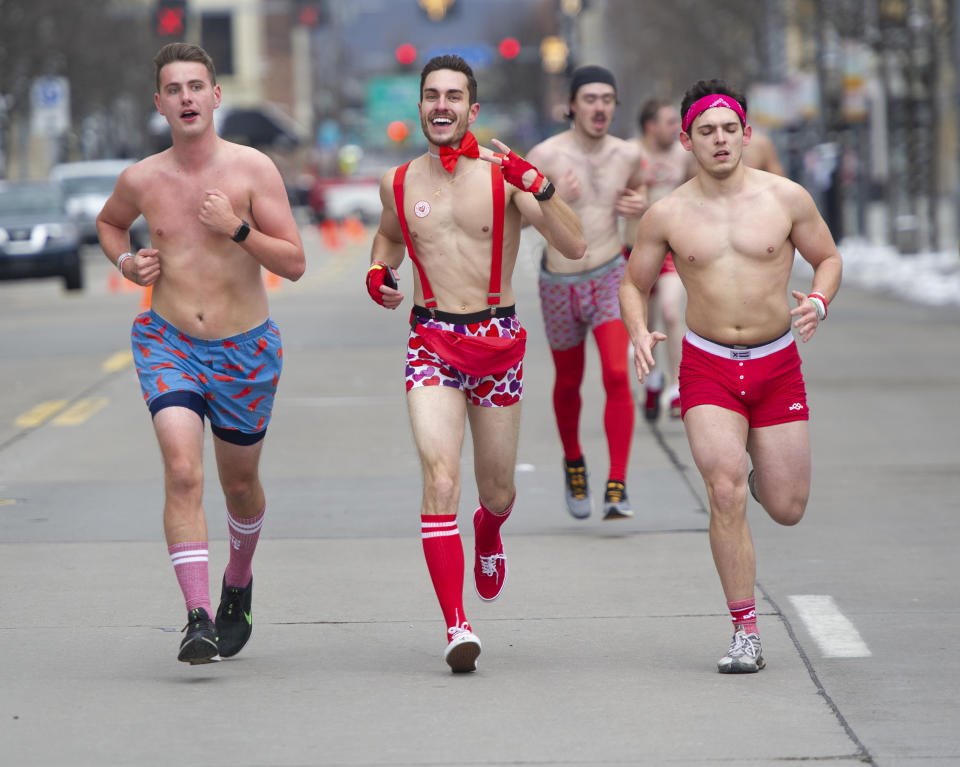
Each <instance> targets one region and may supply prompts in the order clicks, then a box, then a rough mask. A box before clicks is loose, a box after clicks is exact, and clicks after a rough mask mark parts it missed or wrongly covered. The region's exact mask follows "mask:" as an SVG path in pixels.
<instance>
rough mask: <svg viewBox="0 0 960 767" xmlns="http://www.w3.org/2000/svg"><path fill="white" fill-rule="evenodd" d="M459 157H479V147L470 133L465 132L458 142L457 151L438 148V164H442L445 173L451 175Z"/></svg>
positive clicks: (444, 147) (446, 147) (448, 148)
mask: <svg viewBox="0 0 960 767" xmlns="http://www.w3.org/2000/svg"><path fill="white" fill-rule="evenodd" d="M460 155H463V156H464V157H479V156H480V147H478V146H477V140H476V139H475V138H474V137H473V134H472V133H471V132H470V131H467V132H466V133H465V134H464V136H463V138H462V139H461V140H460V148H459V149H451V148H450V147H448V146H441V147H440V162H441V163H443V167H444V170H446V171H447V173H453V171H454V170H455V169H456V167H457V160H458V159H459V157H460Z"/></svg>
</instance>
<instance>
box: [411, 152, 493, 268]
mask: <svg viewBox="0 0 960 767" xmlns="http://www.w3.org/2000/svg"><path fill="white" fill-rule="evenodd" d="M404 215H405V217H406V220H407V227H408V229H409V230H410V236H411V239H412V240H413V245H414V249H415V250H416V254H417V258H419V259H423V260H429V259H430V258H431V257H433V256H436V255H441V256H443V255H447V256H449V255H452V254H454V253H455V252H460V251H463V250H465V249H466V250H468V251H469V250H473V249H474V248H475V247H477V246H478V245H479V244H481V243H484V242H486V243H489V242H490V240H491V238H492V236H493V234H492V230H493V187H492V181H491V175H490V166H489V165H488V164H487V163H480V162H478V163H475V164H474V165H473V166H472V168H471V171H470V172H469V173H466V174H463V176H458V177H454V176H450V177H449V178H445V177H436V176H432V175H430V174H416V175H413V174H411V176H408V179H407V183H406V184H405V185H404Z"/></svg>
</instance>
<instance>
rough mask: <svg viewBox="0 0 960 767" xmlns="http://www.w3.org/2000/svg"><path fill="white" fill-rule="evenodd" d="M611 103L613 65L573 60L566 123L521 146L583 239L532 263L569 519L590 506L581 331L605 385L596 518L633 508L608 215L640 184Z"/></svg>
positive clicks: (638, 208)
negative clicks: (579, 249) (603, 472)
mask: <svg viewBox="0 0 960 767" xmlns="http://www.w3.org/2000/svg"><path fill="white" fill-rule="evenodd" d="M616 106H617V84H616V80H615V79H614V76H613V73H612V72H610V71H609V70H607V69H604V68H603V67H599V66H592V65H591V66H584V67H580V68H579V69H577V70H576V71H575V72H574V73H573V77H572V79H571V82H570V107H569V114H568V115H567V116H568V117H569V119H570V120H571V121H572V123H573V124H572V125H571V127H570V129H569V130H567V131H564V132H563V133H560V134H558V135H556V136H553V137H551V138H549V139H547V140H546V141H543V142H541V143H540V144H538V145H537V146H535V147H534V148H533V149H531V150H530V153H529V154H528V157H529V158H530V162H533V163H536V164H537V165H538V167H540V168H542V169H543V172H544V173H545V174H547V175H548V177H549V178H551V179H553V180H554V183H555V184H556V186H557V191H558V193H559V194H560V196H561V197H562V198H563V199H564V201H565V202H566V203H567V204H568V205H570V207H571V208H573V210H574V211H575V212H576V213H577V215H578V216H579V217H580V221H581V223H582V225H583V234H584V238H585V239H586V241H587V253H586V255H585V256H584V257H583V258H582V259H581V260H579V261H570V260H569V259H565V258H563V256H562V254H560V253H559V252H558V251H557V250H556V249H555V248H553V247H550V246H549V245H547V247H546V250H545V252H544V256H543V261H542V262H541V269H540V299H541V309H542V311H543V320H544V325H545V327H546V331H547V340H548V342H549V344H550V349H551V352H552V354H553V361H554V366H555V368H556V381H555V383H554V389H553V406H554V411H555V415H556V419H557V429H558V430H559V432H560V442H561V444H562V446H563V474H564V480H565V495H566V502H567V509H568V511H569V512H570V514H572V515H573V516H574V517H576V518H577V519H585V518H586V517H588V516H590V513H591V510H592V501H591V499H590V489H589V486H588V482H587V468H586V463H585V460H584V456H583V451H582V449H581V447H580V439H579V421H580V384H581V382H582V381H583V372H584V363H585V350H586V345H585V344H586V337H587V333H588V331H592V332H593V336H594V338H595V339H596V342H597V349H598V351H599V353H600V364H601V367H602V370H603V385H604V389H605V391H606V405H605V408H604V418H603V421H604V427H605V430H606V434H607V444H608V448H609V455H610V468H609V473H608V475H607V477H608V480H607V484H606V489H605V492H604V499H603V517H604V519H619V518H624V517H631V516H633V511H632V510H631V508H630V503H629V501H628V500H627V491H626V479H627V463H628V460H629V457H630V442H631V440H632V438H633V421H634V409H633V399H632V396H631V392H630V376H629V372H628V365H627V358H628V353H627V349H628V347H629V343H630V339H629V337H628V335H627V331H626V329H625V328H624V326H623V322H622V321H621V320H620V307H619V303H618V300H617V290H618V287H619V283H620V278H621V277H622V275H623V272H624V268H625V266H626V257H627V255H629V253H628V251H626V250H625V249H624V248H623V246H622V243H621V238H620V232H619V225H618V220H617V217H618V216H624V217H626V218H634V217H637V216H640V215H641V214H642V213H643V211H644V209H645V208H646V191H645V188H644V178H643V158H642V155H641V153H640V149H639V147H637V145H636V144H634V143H632V142H628V141H624V140H622V139H619V138H616V137H614V136H610V135H608V134H607V131H608V130H609V128H610V122H611V121H612V119H613V113H614V110H615V109H616Z"/></svg>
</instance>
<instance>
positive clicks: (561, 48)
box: [540, 35, 570, 75]
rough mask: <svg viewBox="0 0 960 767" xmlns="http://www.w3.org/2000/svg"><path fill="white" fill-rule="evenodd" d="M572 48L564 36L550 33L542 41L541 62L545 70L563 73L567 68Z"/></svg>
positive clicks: (554, 73)
mask: <svg viewBox="0 0 960 767" xmlns="http://www.w3.org/2000/svg"><path fill="white" fill-rule="evenodd" d="M569 53H570V49H569V48H567V43H566V41H565V40H564V39H563V38H562V37H557V36H556V35H549V36H547V37H545V38H543V40H541V41H540V63H541V64H542V65H543V71H544V72H548V73H549V74H552V75H558V74H561V73H562V72H563V71H564V70H565V69H566V68H567V56H568V55H569Z"/></svg>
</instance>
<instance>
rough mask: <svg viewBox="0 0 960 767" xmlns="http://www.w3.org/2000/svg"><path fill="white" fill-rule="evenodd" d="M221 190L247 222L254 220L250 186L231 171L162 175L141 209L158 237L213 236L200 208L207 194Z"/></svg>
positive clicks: (152, 185) (159, 175) (168, 173)
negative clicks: (251, 208) (250, 219)
mask: <svg viewBox="0 0 960 767" xmlns="http://www.w3.org/2000/svg"><path fill="white" fill-rule="evenodd" d="M212 189H219V190H220V191H221V192H223V193H224V194H226V195H227V197H228V198H229V200H230V204H231V206H232V208H233V211H234V212H235V213H236V214H237V215H238V216H240V217H241V218H244V219H249V218H250V217H251V213H250V189H249V185H248V184H247V183H245V182H244V181H243V179H241V178H240V177H239V176H237V175H236V174H231V173H230V172H229V171H228V170H226V169H222V170H219V171H216V170H215V171H208V172H203V173H197V172H192V173H187V172H179V171H175V170H174V171H165V172H162V173H158V174H157V175H156V178H155V182H154V184H151V188H150V189H148V190H147V192H146V194H145V195H144V202H143V205H142V208H141V210H142V211H143V213H144V216H145V218H146V219H147V222H148V223H149V225H150V229H151V234H152V235H153V236H154V237H155V238H164V237H166V238H178V237H179V236H180V235H186V236H187V237H192V238H198V237H206V236H208V235H209V230H208V229H207V228H206V227H205V226H204V225H203V224H202V223H201V222H200V219H199V214H200V208H201V206H202V204H203V201H204V199H205V197H206V194H207V191H208V190H212Z"/></svg>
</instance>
